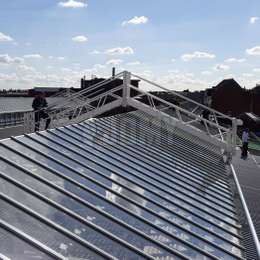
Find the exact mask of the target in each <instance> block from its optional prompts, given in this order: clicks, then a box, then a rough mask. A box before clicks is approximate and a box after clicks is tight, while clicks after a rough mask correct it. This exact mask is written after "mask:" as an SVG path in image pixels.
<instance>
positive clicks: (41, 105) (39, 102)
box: [32, 92, 51, 132]
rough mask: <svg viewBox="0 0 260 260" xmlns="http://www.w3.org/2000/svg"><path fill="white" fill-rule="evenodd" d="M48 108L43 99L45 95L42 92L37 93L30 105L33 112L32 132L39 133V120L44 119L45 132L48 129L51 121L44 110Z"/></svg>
mask: <svg viewBox="0 0 260 260" xmlns="http://www.w3.org/2000/svg"><path fill="white" fill-rule="evenodd" d="M47 106H48V103H47V101H46V98H45V94H44V93H43V92H40V93H38V94H37V95H36V96H35V98H34V100H33V103H32V108H33V110H34V112H35V114H34V122H35V129H34V131H35V132H36V131H39V128H40V121H41V119H46V125H45V130H46V129H47V128H48V126H49V124H50V122H51V119H50V118H49V115H48V113H47V112H46V110H45V108H46V107H47Z"/></svg>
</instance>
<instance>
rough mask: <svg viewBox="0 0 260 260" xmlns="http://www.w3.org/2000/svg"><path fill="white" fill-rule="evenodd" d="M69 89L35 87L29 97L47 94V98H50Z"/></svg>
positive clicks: (29, 91)
mask: <svg viewBox="0 0 260 260" xmlns="http://www.w3.org/2000/svg"><path fill="white" fill-rule="evenodd" d="M65 89H67V88H53V87H35V88H33V89H29V90H28V96H29V97H34V96H35V95H37V94H38V93H40V92H42V93H45V95H46V97H50V96H52V95H55V94H58V93H59V92H61V91H64V90H65Z"/></svg>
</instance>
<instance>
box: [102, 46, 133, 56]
mask: <svg viewBox="0 0 260 260" xmlns="http://www.w3.org/2000/svg"><path fill="white" fill-rule="evenodd" d="M133 53H134V50H133V49H132V48H131V47H124V48H122V47H117V48H112V49H108V50H106V51H105V54H108V55H123V54H133Z"/></svg>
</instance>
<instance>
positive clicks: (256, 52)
mask: <svg viewBox="0 0 260 260" xmlns="http://www.w3.org/2000/svg"><path fill="white" fill-rule="evenodd" d="M246 53H247V54H248V55H252V56H259V55H260V46H255V47H253V48H251V49H247V50H246Z"/></svg>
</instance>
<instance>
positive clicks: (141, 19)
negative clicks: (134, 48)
mask: <svg viewBox="0 0 260 260" xmlns="http://www.w3.org/2000/svg"><path fill="white" fill-rule="evenodd" d="M148 20H149V19H148V18H147V17H146V16H139V17H138V16H135V17H134V18H132V19H130V20H128V21H124V22H122V26H125V25H128V24H133V25H137V24H145V23H147V22H148Z"/></svg>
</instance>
